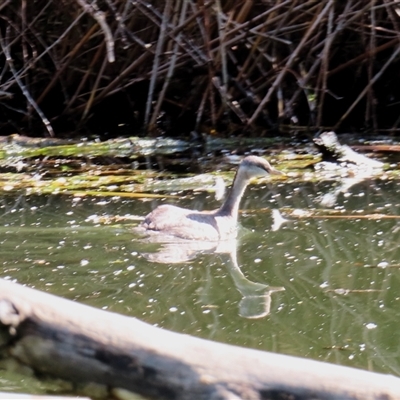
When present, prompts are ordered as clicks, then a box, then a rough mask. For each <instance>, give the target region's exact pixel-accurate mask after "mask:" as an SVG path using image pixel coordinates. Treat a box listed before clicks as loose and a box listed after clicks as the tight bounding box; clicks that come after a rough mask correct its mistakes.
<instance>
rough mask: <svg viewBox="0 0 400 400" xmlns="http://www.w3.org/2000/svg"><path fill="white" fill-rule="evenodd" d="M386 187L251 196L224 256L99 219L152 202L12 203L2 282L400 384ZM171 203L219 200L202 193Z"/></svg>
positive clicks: (5, 212) (397, 263)
mask: <svg viewBox="0 0 400 400" xmlns="http://www.w3.org/2000/svg"><path fill="white" fill-rule="evenodd" d="M398 185H399V183H398V182H397V181H391V180H386V181H385V180H369V181H364V182H361V183H359V184H356V185H354V186H352V187H351V188H349V189H348V191H347V192H345V193H342V192H339V191H338V190H337V187H336V186H335V183H332V182H325V183H320V184H314V183H302V184H294V183H279V184H268V185H264V186H259V187H251V188H250V189H249V190H248V192H247V193H246V196H245V198H244V199H243V202H242V207H241V208H242V210H243V211H242V213H241V217H240V221H241V225H242V230H243V232H244V234H243V235H241V238H240V240H239V241H238V243H236V242H234V243H229V244H228V246H225V248H222V247H220V248H214V247H215V245H212V246H211V245H210V246H208V247H202V248H199V247H198V244H196V246H192V245H190V246H189V245H188V246H186V248H185V246H183V245H182V243H179V244H171V243H169V244H168V243H146V242H144V241H143V239H142V238H140V237H138V236H135V235H134V234H133V233H132V229H131V227H132V222H129V221H128V220H125V221H124V220H123V218H121V222H115V219H111V218H109V217H110V216H116V215H119V216H144V215H146V214H147V213H148V212H149V211H150V210H151V209H153V208H154V207H155V206H156V205H158V204H161V203H162V202H164V201H163V200H162V199H159V200H152V201H151V202H143V201H140V200H131V199H129V200H127V199H123V198H112V199H99V198H89V197H87V198H85V197H84V198H79V197H77V198H73V197H60V196H49V197H35V196H28V197H27V196H19V197H11V196H10V197H8V198H7V197H6V198H3V199H2V203H1V209H0V210H1V228H0V230H1V235H0V237H1V240H0V244H1V248H2V252H1V262H0V276H1V277H3V278H4V277H6V278H8V279H13V280H17V281H19V282H21V283H26V284H28V285H30V286H33V287H35V288H37V289H41V290H46V291H48V292H51V293H55V294H57V295H60V296H63V297H67V298H70V299H74V300H77V301H80V302H83V303H86V304H90V305H93V306H96V307H99V308H103V309H108V310H111V311H115V312H120V313H124V314H127V315H131V316H136V317H138V318H140V319H142V320H144V321H147V322H149V323H151V324H155V325H158V326H162V327H165V328H168V329H172V330H175V331H178V332H184V333H188V334H193V335H196V336H201V337H205V338H210V339H213V340H218V341H222V342H227V343H232V344H237V345H242V346H247V347H253V348H259V349H263V350H270V351H275V352H279V353H285V354H292V355H297V356H304V357H309V358H314V359H319V360H325V361H329V362H334V363H337V364H342V365H350V366H355V367H360V368H364V369H369V370H374V371H382V372H387V373H392V374H395V375H398V376H400V354H399V349H398V343H399V341H400V333H399V330H398V329H397V321H398V319H399V317H400V296H399V295H398V290H397V288H398V286H399V284H400V249H399V246H398V243H399V241H400V229H399V228H400V225H399V224H400V219H399V216H400V201H399V199H398ZM328 193H335V196H336V197H335V204H334V205H333V207H332V208H331V209H329V210H328V209H325V207H326V206H325V205H322V204H321V199H324V196H326V195H327V194H328ZM325 198H326V197H325ZM175 203H176V204H179V205H180V206H183V207H188V208H193V209H212V208H215V207H218V205H219V204H218V202H217V201H216V200H214V199H212V198H211V197H209V196H207V195H206V194H204V193H195V194H190V195H187V196H185V197H183V198H182V199H180V200H179V201H178V200H175ZM272 209H279V210H280V213H281V214H282V217H283V218H284V220H282V221H281V222H282V223H281V224H278V225H276V224H275V226H274V220H273V218H272V213H271V210H272ZM332 212H334V213H332ZM365 216H367V217H365ZM368 216H369V217H368ZM104 221H106V222H104ZM107 222H108V223H107ZM275 222H276V221H275ZM273 226H274V229H275V230H273V229H272V227H273ZM213 246H214V247H213ZM160 261H162V262H160ZM177 261H179V262H177ZM270 285H271V286H270ZM282 288H284V289H285V290H280V289H282ZM0 387H1V383H0Z"/></svg>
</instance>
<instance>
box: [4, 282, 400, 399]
mask: <svg viewBox="0 0 400 400" xmlns="http://www.w3.org/2000/svg"><path fill="white" fill-rule="evenodd" d="M0 356H1V358H3V359H7V358H12V359H14V360H16V361H18V362H19V363H23V364H24V365H26V366H29V367H30V368H32V369H33V370H34V371H36V372H38V373H40V374H39V376H43V374H44V375H50V376H53V377H58V378H62V379H65V380H69V381H72V382H77V383H100V384H103V385H106V386H107V387H108V388H109V389H125V390H128V391H132V392H137V393H140V394H142V395H145V396H149V397H151V398H155V399H176V400H184V399H185V400H186V399H190V400H197V399H201V400H206V399H207V400H211V399H214V400H216V399H231V400H235V399H249V400H250V399H260V400H262V399H264V400H266V399H296V400H299V399H313V400H316V399H326V400H328V399H329V400H333V399H340V400H345V399H363V400H368V399H399V398H400V379H399V378H397V377H393V376H390V375H383V374H377V373H372V372H367V371H362V370H357V369H352V368H348V367H341V366H337V365H331V364H327V363H322V362H317V361H311V360H306V359H301V358H296V357H291V356H285V355H279V354H274V353H268V352H262V351H257V350H251V349H245V348H240V347H235V346H231V345H226V344H221V343H215V342H211V341H208V340H203V339H199V338H195V337H191V336H187V335H182V334H178V333H173V332H170V331H166V330H163V329H160V328H156V327H154V326H151V325H148V324H146V323H144V322H141V321H139V320H137V319H135V318H130V317H127V316H122V315H118V314H115V313H110V312H106V311H102V310H98V309H95V308H92V307H89V306H85V305H81V304H78V303H76V302H73V301H69V300H65V299H61V298H58V297H56V296H53V295H50V294H47V293H43V292H40V291H37V290H34V289H30V288H27V287H24V286H22V285H19V284H15V283H11V282H9V281H6V280H2V279H0Z"/></svg>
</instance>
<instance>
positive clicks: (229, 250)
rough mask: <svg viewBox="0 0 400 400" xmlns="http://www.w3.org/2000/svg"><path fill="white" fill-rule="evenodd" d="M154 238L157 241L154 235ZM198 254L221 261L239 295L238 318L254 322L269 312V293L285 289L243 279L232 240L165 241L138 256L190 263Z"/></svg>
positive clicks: (147, 240) (161, 260) (235, 244)
mask: <svg viewBox="0 0 400 400" xmlns="http://www.w3.org/2000/svg"><path fill="white" fill-rule="evenodd" d="M157 239H158V240H160V239H161V238H160V237H159V236H157ZM164 239H166V238H164ZM145 241H146V242H151V243H154V237H149V238H147V239H145ZM202 254H218V255H219V257H221V258H222V260H221V261H222V262H221V264H223V265H225V266H226V268H227V270H228V272H229V274H230V276H231V278H232V280H233V282H234V284H235V287H236V289H237V290H238V291H239V293H240V294H241V296H242V298H241V300H240V302H239V315H240V316H241V317H244V318H251V319H256V318H263V317H265V316H267V315H268V314H269V313H270V311H271V295H272V293H274V292H280V291H283V290H285V288H284V287H273V286H269V285H267V284H264V283H258V282H252V281H251V280H249V279H247V278H246V277H245V276H244V274H243V272H242V271H241V269H240V267H239V264H238V261H237V240H236V239H232V240H226V241H220V242H217V243H215V242H200V241H190V240H183V239H181V240H179V239H175V240H174V239H171V238H169V242H168V243H165V242H162V243H160V248H159V249H158V251H156V252H154V253H142V256H144V257H145V258H146V260H148V261H150V262H156V263H162V264H178V263H185V262H188V261H190V260H193V259H195V258H197V257H199V256H201V255H202ZM204 290H207V289H204Z"/></svg>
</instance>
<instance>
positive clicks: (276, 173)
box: [269, 168, 286, 176]
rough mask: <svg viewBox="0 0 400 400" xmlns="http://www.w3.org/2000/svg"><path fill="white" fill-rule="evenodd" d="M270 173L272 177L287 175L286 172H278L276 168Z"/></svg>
mask: <svg viewBox="0 0 400 400" xmlns="http://www.w3.org/2000/svg"><path fill="white" fill-rule="evenodd" d="M269 173H270V174H271V175H281V176H286V174H285V173H284V172H282V171H279V170H277V169H275V168H271V171H269Z"/></svg>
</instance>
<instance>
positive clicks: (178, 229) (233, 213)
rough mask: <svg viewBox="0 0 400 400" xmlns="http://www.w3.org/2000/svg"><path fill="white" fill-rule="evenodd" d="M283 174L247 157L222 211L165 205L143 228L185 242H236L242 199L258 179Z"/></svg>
mask: <svg viewBox="0 0 400 400" xmlns="http://www.w3.org/2000/svg"><path fill="white" fill-rule="evenodd" d="M268 174H274V175H282V174H283V173H282V172H280V171H278V170H276V169H275V168H273V167H271V165H270V164H269V162H268V161H266V160H265V159H264V158H261V157H257V156H247V157H245V158H244V159H243V160H242V162H241V163H240V165H239V168H238V170H237V172H236V175H235V178H234V180H233V184H232V188H231V190H230V192H229V194H228V196H227V198H226V200H225V202H224V203H223V204H222V206H221V207H220V208H218V209H217V210H213V211H194V210H189V209H186V208H181V207H176V206H173V205H168V204H166V205H161V206H158V207H157V208H156V209H154V210H153V211H152V212H151V213H150V214H148V215H147V216H146V217H145V219H144V221H143V222H142V223H141V224H140V226H139V229H141V230H143V229H144V230H145V231H147V232H150V231H156V232H159V233H161V234H163V235H168V236H175V237H178V238H181V239H189V240H202V241H219V240H229V239H234V238H235V237H236V235H237V220H238V212H239V204H240V200H241V198H242V196H243V193H244V191H245V189H246V187H247V185H248V184H249V182H250V180H251V179H252V178H255V177H261V176H266V175H268Z"/></svg>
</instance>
